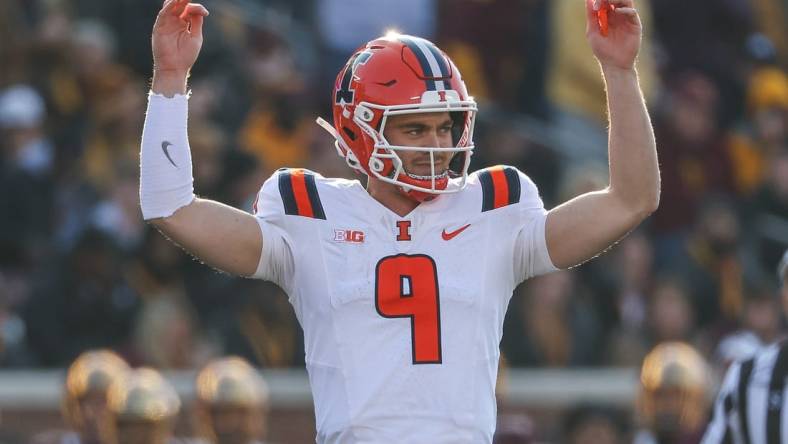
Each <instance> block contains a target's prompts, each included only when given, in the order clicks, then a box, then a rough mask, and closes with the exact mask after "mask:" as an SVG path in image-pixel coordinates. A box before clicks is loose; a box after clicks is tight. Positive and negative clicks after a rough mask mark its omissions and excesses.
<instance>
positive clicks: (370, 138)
mask: <svg viewBox="0 0 788 444" xmlns="http://www.w3.org/2000/svg"><path fill="white" fill-rule="evenodd" d="M609 3H610V4H611V5H612V8H613V10H612V11H611V12H609V13H608V21H607V22H608V33H607V36H603V35H602V34H601V32H600V29H599V26H598V24H597V10H598V9H599V5H596V4H594V2H593V1H591V0H586V2H585V8H586V17H587V20H586V22H587V27H588V32H587V35H588V41H589V43H590V46H591V49H592V51H593V53H594V55H595V56H596V57H597V59H598V60H599V63H600V66H601V72H602V75H603V76H604V78H605V81H606V86H607V96H608V107H609V116H610V141H609V156H610V185H609V186H608V187H607V188H605V189H603V190H599V191H597V192H592V193H588V194H585V195H582V196H579V197H577V198H575V199H573V200H571V201H569V202H567V203H565V204H562V205H560V206H558V207H556V208H553V209H551V210H550V211H547V210H546V209H545V208H544V205H543V203H542V200H541V199H540V197H539V193H538V190H537V188H536V186H535V185H534V183H533V182H532V181H531V180H530V179H529V178H528V176H526V175H525V174H524V173H522V172H520V171H518V170H516V169H515V168H512V167H507V166H495V167H491V168H486V169H483V170H481V171H477V172H474V173H472V174H469V172H468V166H469V164H470V157H471V154H472V153H473V150H474V143H473V128H474V122H475V116H476V111H477V108H476V102H475V101H474V100H473V98H472V97H471V96H470V95H469V94H468V91H467V90H466V87H465V84H464V83H463V81H462V77H461V75H460V72H459V70H458V69H457V66H455V65H454V63H452V61H451V60H450V59H449V57H448V56H446V54H445V53H443V52H442V51H441V50H440V49H438V48H437V47H436V46H435V45H434V44H432V43H431V42H429V41H427V40H425V39H422V38H419V37H414V36H408V35H399V34H391V35H387V36H386V37H381V38H378V39H375V40H372V41H370V42H369V43H367V44H365V45H363V46H361V47H360V48H359V49H358V50H357V51H356V52H355V53H354V54H352V55H351V56H350V59H349V60H348V63H347V64H346V65H345V67H344V68H343V69H342V70H341V71H340V73H339V75H338V76H337V80H336V83H335V87H334V90H333V99H332V105H333V124H328V123H326V122H323V121H322V120H321V125H322V126H323V127H325V128H326V129H328V130H329V131H330V132H331V133H332V134H333V135H334V137H335V139H336V148H337V151H338V153H339V154H340V156H342V157H343V158H344V159H345V160H346V162H347V164H348V165H349V166H350V167H351V168H353V169H354V170H356V171H358V172H359V173H361V174H362V175H364V176H365V177H366V184H362V183H361V182H360V181H355V180H353V181H351V180H342V179H332V178H326V177H323V176H321V175H320V174H318V173H316V172H312V171H307V170H304V169H298V168H283V169H280V170H279V171H277V172H276V173H275V174H274V175H273V176H272V177H271V178H270V179H268V180H267V181H266V182H265V183H264V184H263V186H262V189H261V190H260V192H259V193H258V195H257V199H256V202H255V205H254V214H253V215H251V214H248V213H246V212H243V211H240V210H236V209H233V208H230V207H228V206H225V205H222V204H220V203H217V202H214V201H210V200H206V199H200V198H197V197H195V195H194V191H193V190H194V188H193V178H192V173H191V171H192V166H191V156H190V153H189V146H188V138H187V108H188V94H187V86H186V81H187V77H188V73H189V70H190V68H191V67H192V65H193V64H194V62H195V61H196V59H197V56H198V54H199V51H200V47H201V45H202V26H203V22H204V20H205V18H206V17H207V15H208V11H207V10H206V9H205V8H204V7H203V6H202V5H200V4H196V3H188V1H187V0H167V1H166V2H165V3H164V5H163V7H162V9H161V11H160V13H159V15H158V17H157V20H156V23H155V25H154V29H153V38H152V44H153V58H154V70H153V71H154V72H153V81H152V86H151V93H150V95H149V101H148V110H147V115H146V122H145V127H144V130H143V134H142V144H141V162H140V201H141V207H142V213H143V216H144V218H145V219H146V220H148V221H150V222H151V223H153V224H154V225H155V226H156V227H157V228H158V229H159V230H161V231H162V232H163V233H164V234H165V235H166V236H167V237H169V238H170V239H172V240H173V241H174V242H176V243H178V244H179V245H181V246H182V247H184V248H185V249H186V250H188V251H190V252H191V253H193V254H194V255H195V256H197V257H199V258H200V259H201V260H202V261H204V262H205V263H207V264H209V265H211V266H214V267H216V268H218V269H220V270H224V271H226V272H229V273H232V274H237V275H241V276H249V277H255V278H260V279H266V280H270V281H273V282H275V283H277V284H278V285H280V286H281V287H282V288H283V289H285V291H286V292H287V293H288V296H289V299H290V302H291V304H292V305H293V308H294V309H295V312H296V316H297V317H298V319H299V321H300V323H301V325H302V327H303V329H304V336H305V346H306V365H307V369H308V372H309V377H310V383H311V387H312V393H313V395H314V396H313V398H314V402H315V414H316V423H317V424H316V425H317V435H318V436H317V441H318V442H320V443H339V442H341V443H355V442H376V443H389V442H391V443H393V442H397V443H407V442H432V443H440V442H451V443H459V442H486V443H489V442H491V441H492V438H493V432H494V429H495V416H496V407H495V394H494V392H495V379H496V377H495V376H496V373H497V366H498V356H499V343H500V340H501V334H502V325H503V319H504V315H505V311H506V307H507V304H508V301H509V298H510V297H511V294H512V290H513V289H514V287H515V286H516V285H517V284H518V283H520V282H522V281H523V280H525V279H527V278H529V277H531V276H536V275H539V274H543V273H548V272H551V271H554V270H556V269H559V268H567V267H571V266H574V265H577V264H579V263H581V262H584V261H586V260H588V259H590V258H591V257H593V256H595V255H597V254H599V253H600V252H602V251H604V250H605V249H607V248H608V247H609V246H610V245H612V244H613V243H614V242H616V241H617V240H618V239H620V238H621V237H622V236H624V235H625V234H626V233H627V232H629V231H630V230H632V229H633V228H634V227H635V226H636V225H638V224H639V223H640V222H641V221H642V220H643V219H644V218H645V217H646V216H648V215H649V214H650V213H651V212H653V211H654V210H655V209H656V208H657V205H658V200H659V169H658V164H657V155H656V147H655V141H654V137H653V132H652V127H651V123H650V120H649V116H648V113H647V111H646V106H645V103H644V101H643V97H642V94H641V91H640V88H639V84H638V77H637V73H636V70H635V67H634V65H635V58H636V56H637V53H638V49H639V47H640V39H641V24H640V20H639V18H638V13H637V10H636V9H635V6H634V4H633V0H611V1H610V2H609ZM217 302H219V301H217Z"/></svg>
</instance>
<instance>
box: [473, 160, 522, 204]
mask: <svg viewBox="0 0 788 444" xmlns="http://www.w3.org/2000/svg"><path fill="white" fill-rule="evenodd" d="M477 174H478V176H479V183H480V184H481V186H482V212H484V211H490V210H494V209H497V208H501V207H505V206H507V205H512V204H516V203H518V202H520V177H519V174H518V172H517V170H516V169H515V168H514V167H510V166H503V165H496V166H494V167H490V168H485V169H483V170H479V171H478V172H477Z"/></svg>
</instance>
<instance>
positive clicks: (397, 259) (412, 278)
mask: <svg viewBox="0 0 788 444" xmlns="http://www.w3.org/2000/svg"><path fill="white" fill-rule="evenodd" d="M375 307H376V308H377V310H378V313H379V314H380V315H381V316H383V317H384V318H410V330H411V331H410V334H411V342H412V347H413V363H414V364H440V363H441V362H442V361H441V328H440V303H439V296H438V271H437V268H436V267H435V261H434V260H433V259H432V258H431V257H429V256H426V255H423V254H416V255H408V254H398V255H395V256H386V257H384V258H383V259H381V260H380V261H379V262H378V265H377V267H376V268H375Z"/></svg>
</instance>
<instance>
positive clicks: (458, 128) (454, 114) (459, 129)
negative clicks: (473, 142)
mask: <svg viewBox="0 0 788 444" xmlns="http://www.w3.org/2000/svg"><path fill="white" fill-rule="evenodd" d="M449 118H451V121H452V123H453V125H452V126H451V141H452V143H453V144H454V146H455V147H456V146H457V144H458V143H460V139H462V133H463V132H464V131H465V120H466V118H467V113H466V112H464V111H451V112H450V113H449ZM454 158H455V159H456V158H457V156H455V157H454ZM453 162H454V161H453V160H452V163H453Z"/></svg>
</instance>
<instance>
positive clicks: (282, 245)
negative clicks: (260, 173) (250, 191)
mask: <svg viewBox="0 0 788 444" xmlns="http://www.w3.org/2000/svg"><path fill="white" fill-rule="evenodd" d="M278 183H279V172H276V173H274V174H273V175H272V176H271V177H270V178H269V179H268V180H266V181H265V183H264V184H263V186H262V187H261V188H260V191H259V192H258V193H257V200H256V201H255V204H254V215H255V218H256V219H257V223H258V225H260V231H261V232H262V234H263V250H262V251H261V252H260V262H258V265H257V270H256V271H255V273H254V274H253V275H252V276H250V277H252V278H256V279H263V280H266V281H271V282H273V283H275V284H277V285H279V286H280V287H282V289H284V290H285V291H286V292H287V294H288V296H289V297H293V293H292V292H291V290H292V283H293V276H294V273H295V258H294V256H293V248H294V247H295V244H294V242H293V239H292V238H291V236H290V234H289V233H288V230H287V228H288V225H287V221H286V220H285V217H284V207H283V204H282V197H281V194H280V193H279V185H278Z"/></svg>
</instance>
